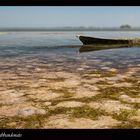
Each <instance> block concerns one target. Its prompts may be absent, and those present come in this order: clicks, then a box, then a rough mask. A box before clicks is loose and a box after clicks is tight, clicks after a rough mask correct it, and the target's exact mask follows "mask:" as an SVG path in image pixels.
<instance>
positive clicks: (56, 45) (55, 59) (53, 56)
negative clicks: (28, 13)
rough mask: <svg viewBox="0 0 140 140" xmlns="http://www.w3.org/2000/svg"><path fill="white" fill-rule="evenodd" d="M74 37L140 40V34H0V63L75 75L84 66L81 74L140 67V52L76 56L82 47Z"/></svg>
mask: <svg viewBox="0 0 140 140" xmlns="http://www.w3.org/2000/svg"><path fill="white" fill-rule="evenodd" d="M76 35H89V36H94V37H103V38H135V37H140V32H139V31H137V32H134V31H131V32H120V31H114V32H109V31H108V32H101V31H98V32H85V31H83V32H82V31H81V32H80V31H79V32H73V31H71V32H54V31H52V32H4V33H0V62H1V63H2V62H3V63H4V62H5V65H6V64H7V63H13V62H15V63H16V64H18V65H20V64H21V63H22V64H23V65H24V64H27V63H28V62H34V63H31V64H32V65H34V64H35V63H40V64H47V65H48V68H49V69H50V70H61V69H63V70H69V71H75V70H76V69H78V68H79V67H80V65H81V64H84V65H85V67H84V68H83V71H84V70H89V69H94V68H96V69H102V68H103V67H115V68H119V69H123V68H128V67H139V66H140V48H123V49H110V50H101V51H95V52H86V53H81V54H79V53H78V50H79V47H78V46H79V45H82V43H81V42H80V41H79V39H78V38H77V37H76ZM71 46H75V47H71ZM76 46H77V47H76ZM30 60H34V61H30ZM3 65H4V64H3ZM4 68H11V67H3V69H4ZM1 70H2V68H1Z"/></svg>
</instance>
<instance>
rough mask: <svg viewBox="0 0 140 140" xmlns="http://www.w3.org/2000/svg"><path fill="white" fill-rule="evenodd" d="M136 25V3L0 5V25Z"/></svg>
mask: <svg viewBox="0 0 140 140" xmlns="http://www.w3.org/2000/svg"><path fill="white" fill-rule="evenodd" d="M123 24H129V25H131V26H132V27H140V6H129V7H127V6H83V7H82V6H36V7H35V6H9V7H8V6H0V27H66V26H70V27H79V26H85V27H119V26H120V25H123Z"/></svg>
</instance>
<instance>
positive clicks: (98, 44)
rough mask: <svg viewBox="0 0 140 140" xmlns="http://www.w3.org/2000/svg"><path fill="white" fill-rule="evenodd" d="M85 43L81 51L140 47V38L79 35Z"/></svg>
mask: <svg viewBox="0 0 140 140" xmlns="http://www.w3.org/2000/svg"><path fill="white" fill-rule="evenodd" d="M78 37H79V39H80V40H81V42H82V43H83V45H82V46H81V48H80V49H79V52H87V51H97V50H105V49H116V48H128V47H135V46H136V47H140V38H133V39H104V38H95V37H87V36H78Z"/></svg>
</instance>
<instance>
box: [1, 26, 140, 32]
mask: <svg viewBox="0 0 140 140" xmlns="http://www.w3.org/2000/svg"><path fill="white" fill-rule="evenodd" d="M7 31H8V32H10V31H11V32H14V31H140V28H139V27H137V28H129V29H121V28H92V27H62V28H61V27H60V28H13V27H11V28H10V27H9V28H8V27H6V28H0V32H7Z"/></svg>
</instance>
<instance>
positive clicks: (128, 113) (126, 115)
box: [112, 109, 136, 121]
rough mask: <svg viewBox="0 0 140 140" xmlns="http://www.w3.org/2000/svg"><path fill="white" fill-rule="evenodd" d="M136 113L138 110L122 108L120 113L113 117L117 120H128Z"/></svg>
mask: <svg viewBox="0 0 140 140" xmlns="http://www.w3.org/2000/svg"><path fill="white" fill-rule="evenodd" d="M134 115H136V110H135V109H132V110H126V109H120V113H114V114H113V115H112V117H113V118H114V119H116V120H120V121H128V120H129V119H130V117H132V116H134Z"/></svg>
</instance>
